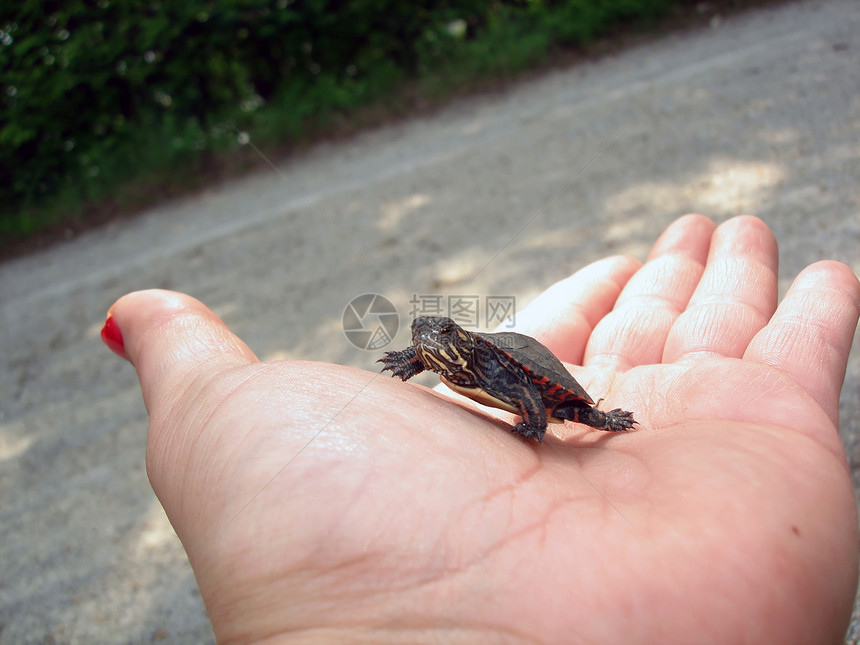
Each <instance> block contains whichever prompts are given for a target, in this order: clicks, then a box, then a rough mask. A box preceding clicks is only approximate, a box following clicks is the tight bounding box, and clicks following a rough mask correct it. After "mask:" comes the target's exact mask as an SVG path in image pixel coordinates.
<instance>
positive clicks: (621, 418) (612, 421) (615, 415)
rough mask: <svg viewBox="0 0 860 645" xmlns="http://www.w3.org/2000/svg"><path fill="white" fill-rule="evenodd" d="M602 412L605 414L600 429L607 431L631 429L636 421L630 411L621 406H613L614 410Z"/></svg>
mask: <svg viewBox="0 0 860 645" xmlns="http://www.w3.org/2000/svg"><path fill="white" fill-rule="evenodd" d="M604 414H605V415H606V420H605V421H604V427H603V428H601V430H606V431H608V432H622V431H625V430H632V429H633V425H634V424H636V423H638V421H636V420H635V419H634V418H633V413H632V412H627V411H626V410H622V409H621V408H615V409H614V410H610V411H609V412H605V413H604Z"/></svg>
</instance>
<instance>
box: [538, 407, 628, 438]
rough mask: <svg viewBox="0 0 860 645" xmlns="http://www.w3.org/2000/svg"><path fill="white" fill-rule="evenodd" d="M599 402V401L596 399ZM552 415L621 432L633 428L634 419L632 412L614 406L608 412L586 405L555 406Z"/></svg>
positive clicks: (600, 428)
mask: <svg viewBox="0 0 860 645" xmlns="http://www.w3.org/2000/svg"><path fill="white" fill-rule="evenodd" d="M598 403H599V401H598ZM553 415H555V416H556V417H558V418H559V419H566V420H568V421H573V422H574V423H582V424H584V425H587V426H590V427H592V428H597V429H598V430H606V431H608V432H622V431H624V430H630V429H632V428H633V424H634V423H636V420H635V419H633V413H632V412H627V411H625V410H622V409H621V408H615V409H614V410H610V411H609V412H604V411H603V410H598V409H597V408H596V407H594V408H592V407H586V406H568V407H563V408H557V409H556V410H555V411H553Z"/></svg>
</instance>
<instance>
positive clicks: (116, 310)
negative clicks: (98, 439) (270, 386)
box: [103, 290, 257, 415]
mask: <svg viewBox="0 0 860 645" xmlns="http://www.w3.org/2000/svg"><path fill="white" fill-rule="evenodd" d="M109 326H110V327H112V328H113V329H114V331H113V332H112V334H113V335H114V337H115V336H116V335H117V333H118V334H119V337H120V340H119V345H120V346H121V348H122V350H123V351H124V354H125V356H126V357H127V358H128V359H129V360H130V361H131V363H132V364H133V365H134V367H135V369H136V370H137V374H138V378H139V379H140V385H141V389H142V391H143V400H144V404H145V405H146V408H147V410H148V411H149V413H150V415H152V413H153V408H154V406H156V405H158V404H164V405H167V406H169V405H170V403H171V402H172V401H174V400H175V398H176V397H177V396H178V395H179V394H180V393H182V392H184V391H186V390H187V389H188V388H187V384H189V383H192V382H194V381H195V379H198V380H199V379H201V377H205V378H204V379H203V380H205V379H207V378H211V377H212V376H214V375H216V374H218V373H219V372H221V371H223V370H225V369H229V368H232V367H236V366H241V365H247V364H249V363H252V362H256V360H257V359H256V357H255V356H254V354H253V353H252V352H251V350H250V349H248V347H247V346H246V345H245V344H244V343H243V342H242V341H241V340H239V339H238V338H237V337H236V336H234V335H233V334H232V333H231V332H230V330H229V329H227V327H226V326H225V325H224V323H223V322H221V321H220V320H219V319H218V317H217V316H216V315H215V314H214V313H212V311H210V310H209V309H208V308H207V307H206V306H205V305H203V303H201V302H200V301H198V300H195V299H194V298H192V297H191V296H186V295H184V294H180V293H175V292H170V291H160V290H150V291H137V292H134V293H130V294H128V295H126V296H123V297H122V298H120V299H119V300H118V301H117V302H116V303H114V305H113V306H112V307H111V308H110V310H109V311H108V322H107V323H106V324H105V328H106V329H107V328H108V327H109ZM103 336H104V334H103ZM112 349H115V350H116V349H119V348H118V347H116V346H114V347H112Z"/></svg>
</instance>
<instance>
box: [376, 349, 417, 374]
mask: <svg viewBox="0 0 860 645" xmlns="http://www.w3.org/2000/svg"><path fill="white" fill-rule="evenodd" d="M376 362H377V363H382V364H383V365H384V367H383V368H382V369H381V370H380V372H384V371H386V370H389V371H391V373H392V375H393V376H397V377H398V378H399V379H400V380H401V381H408V380H409V379H411V378H412V377H413V376H415V375H416V374H418V373H419V372H423V371H424V366H423V365H422V364H421V362H420V361H419V360H418V359H417V357H416V356H415V352H414V350H413V351H409V350H408V349H407V350H405V351H402V352H385V356H383V357H382V358H380V359H379V360H378V361H376Z"/></svg>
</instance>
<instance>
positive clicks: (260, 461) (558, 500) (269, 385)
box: [106, 216, 860, 643]
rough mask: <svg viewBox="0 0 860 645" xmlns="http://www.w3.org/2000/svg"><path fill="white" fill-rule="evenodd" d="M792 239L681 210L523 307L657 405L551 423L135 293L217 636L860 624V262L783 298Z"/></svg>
mask: <svg viewBox="0 0 860 645" xmlns="http://www.w3.org/2000/svg"><path fill="white" fill-rule="evenodd" d="M776 264H777V249H776V243H775V241H774V238H773V235H772V234H771V232H770V231H769V229H767V227H766V226H765V225H764V224H763V223H762V222H760V221H759V220H756V219H754V218H748V217H747V218H736V219H733V220H730V221H728V222H726V223H725V224H723V225H721V226H720V227H719V228H716V230H715V226H714V225H713V223H712V222H710V220H707V219H706V218H703V217H700V216H687V217H684V218H681V219H680V220H678V221H676V222H675V223H674V224H672V225H671V226H670V227H669V228H668V229H667V230H666V232H665V233H664V234H663V235H662V236H661V238H660V239H659V240H658V241H657V243H656V244H655V246H654V249H653V250H652V252H651V255H650V256H649V259H648V262H647V263H646V264H645V265H644V266H643V265H641V264H640V263H639V262H637V261H635V260H632V259H630V258H624V257H613V258H608V259H606V260H603V261H600V262H596V263H594V264H592V265H590V266H588V267H586V268H584V269H583V270H581V271H580V272H578V273H577V274H575V275H574V276H572V277H570V278H568V279H566V280H564V281H562V282H560V283H558V284H556V285H554V286H553V287H551V288H550V289H549V290H548V291H547V292H545V293H544V294H543V295H542V296H540V297H539V298H538V299H537V300H536V301H535V302H534V303H533V304H532V305H531V306H530V307H529V308H528V309H527V310H525V311H523V312H521V313H520V315H518V318H517V320H518V328H517V331H521V332H523V333H526V334H529V335H531V336H535V337H536V338H538V340H540V341H541V342H542V343H544V344H545V345H547V346H548V347H549V348H550V349H552V350H553V351H554V352H555V353H556V354H557V355H558V356H559V358H561V359H562V360H564V361H567V362H570V363H574V364H578V365H584V367H571V369H572V371H573V373H574V375H575V377H576V378H577V380H578V381H579V382H580V383H582V385H583V386H584V387H585V389H586V390H587V391H588V392H589V393H590V394H591V395H592V396H593V397H594V398H595V399H596V398H598V397H604V398H605V399H606V400H605V402H604V403H603V404H602V406H601V407H603V408H604V409H608V408H612V407H622V408H624V409H626V410H631V411H633V412H634V414H635V417H636V419H637V421H638V422H639V423H640V425H639V427H638V429H637V430H635V431H632V432H628V433H622V434H609V433H604V432H599V431H593V430H591V429H587V428H585V427H584V426H576V425H572V424H565V425H563V426H559V425H551V426H550V427H549V431H548V433H547V435H546V437H545V439H544V442H543V444H541V445H537V444H535V443H527V442H523V441H522V440H520V439H518V438H517V437H515V436H513V435H512V434H511V433H509V432H508V431H507V429H506V428H507V427H508V424H509V422H510V420H511V419H512V418H513V417H512V416H511V415H507V414H505V413H501V412H498V411H494V412H493V413H492V414H494V415H495V416H497V417H499V418H500V419H502V420H503V421H500V420H498V419H496V418H494V417H493V416H490V413H488V412H487V411H486V410H480V411H479V410H477V408H476V407H475V406H474V405H473V404H471V403H459V402H452V400H451V399H450V398H448V397H446V396H444V395H442V394H439V393H436V392H433V391H431V390H428V389H426V388H423V387H421V386H416V385H414V384H411V383H401V382H400V381H399V380H396V379H390V378H388V377H387V376H384V375H380V374H377V373H371V372H366V371H363V370H358V369H353V368H347V367H342V366H338V365H331V364H325V363H311V362H300V361H289V362H275V363H260V362H258V361H257V359H256V357H255V356H254V355H253V353H252V352H251V351H250V350H249V349H248V348H247V347H246V346H245V345H244V344H243V343H242V342H241V341H240V340H239V339H238V338H236V337H235V336H234V335H232V334H231V333H230V332H229V331H228V330H227V329H226V327H225V326H224V325H223V323H221V322H220V321H219V320H218V319H217V318H216V317H215V316H214V314H212V312H211V311H209V310H208V309H206V308H205V307H204V306H203V305H202V304H201V303H199V302H198V301H196V300H194V299H192V298H190V297H188V296H184V295H181V294H175V293H169V292H163V291H162V292H160V291H147V292H138V293H134V294H130V295H128V296H125V297H124V298H122V299H120V300H119V301H118V302H117V303H116V304H115V305H114V306H113V307H112V308H111V311H110V319H109V323H108V329H109V330H111V329H112V330H113V335H112V334H111V332H110V331H109V332H107V334H106V335H107V339H108V344H109V345H113V348H114V349H115V350H116V351H118V352H119V353H121V354H124V355H125V356H127V357H128V359H129V360H130V361H131V362H132V363H133V365H134V366H135V368H136V370H137V372H138V375H139V377H140V382H141V388H142V391H143V397H144V402H145V404H146V407H147V410H148V411H149V414H150V417H151V422H150V429H149V436H148V443H147V455H146V459H147V470H148V473H149V477H150V480H151V482H152V486H153V489H154V490H155V492H156V494H157V495H158V497H159V499H160V501H161V503H162V504H163V506H164V508H165V511H166V512H167V515H168V517H169V518H170V521H171V522H172V524H173V526H174V528H175V529H176V531H177V534H178V535H179V537H180V538H181V540H182V542H183V545H184V546H185V549H186V551H187V553H188V557H189V560H190V562H191V565H192V567H193V568H194V572H195V575H196V577H197V581H198V584H199V586H200V591H201V594H202V596H203V599H204V602H205V604H206V607H207V611H208V613H209V617H210V619H211V620H212V623H213V627H214V630H215V634H216V636H217V637H218V640H219V642H257V641H267V642H276V641H279V640H293V641H297V642H301V641H320V642H326V643H332V642H338V641H349V642H354V641H367V642H374V643H380V642H425V641H434V642H435V641H444V642H461V641H462V642H466V641H467V642H473V641H503V642H547V643H558V642H565V643H570V642H584V643H604V642H605V643H618V642H625V641H629V640H630V637H631V635H634V636H635V641H636V642H638V643H651V642H655V643H665V642H696V643H709V642H714V643H744V642H750V643H759V642H779V643H808V642H841V639H842V636H843V634H844V630H845V627H846V626H847V623H848V618H849V615H850V611H851V605H852V601H853V598H854V591H855V588H856V582H857V581H856V573H857V564H858V563H857V558H858V531H857V517H856V511H855V503H854V495H853V491H852V488H851V483H850V480H849V476H848V470H847V465H846V463H845V455H844V452H843V448H842V446H841V443H840V441H839V437H838V432H837V427H838V396H839V390H840V388H841V385H842V379H843V376H844V371H845V366H846V360H847V356H848V352H849V349H850V344H851V341H852V336H853V332H854V329H855V326H856V324H857V318H858V310H860V285H858V281H857V278H856V277H855V276H854V274H853V273H852V272H851V271H850V270H849V269H848V268H847V267H845V266H844V265H841V264H838V263H835V262H820V263H817V264H815V265H812V266H811V267H809V268H807V269H806V270H805V271H803V272H802V273H801V274H800V276H798V278H797V279H796V280H795V282H794V284H793V285H792V287H791V289H790V290H789V292H788V293H787V294H786V296H785V298H784V300H783V301H782V303H781V304H780V305H779V308H778V309H777V308H776V306H777V282H776ZM110 321H112V322H110ZM118 330H121V336H122V339H123V342H124V348H123V347H122V346H121V344H120V341H119V340H118V335H117V334H118V333H119V331H118ZM111 338H113V340H111ZM375 358H377V357H376V356H373V357H371V359H369V361H368V365H370V364H372V361H373V359H375Z"/></svg>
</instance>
